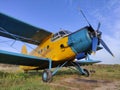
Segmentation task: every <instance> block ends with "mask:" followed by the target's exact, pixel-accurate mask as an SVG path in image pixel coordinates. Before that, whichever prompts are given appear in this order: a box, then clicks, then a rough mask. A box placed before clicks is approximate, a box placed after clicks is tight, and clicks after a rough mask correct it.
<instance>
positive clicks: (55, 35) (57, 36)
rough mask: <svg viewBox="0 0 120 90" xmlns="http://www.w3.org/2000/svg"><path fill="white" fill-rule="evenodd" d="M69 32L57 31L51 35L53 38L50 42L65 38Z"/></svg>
mask: <svg viewBox="0 0 120 90" xmlns="http://www.w3.org/2000/svg"><path fill="white" fill-rule="evenodd" d="M70 33H71V32H70V31H67V30H63V31H59V32H58V33H55V34H54V35H53V37H52V38H51V40H52V41H55V40H57V39H59V38H61V37H64V36H66V35H68V34H70Z"/></svg>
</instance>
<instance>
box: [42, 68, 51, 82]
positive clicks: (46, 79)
mask: <svg viewBox="0 0 120 90" xmlns="http://www.w3.org/2000/svg"><path fill="white" fill-rule="evenodd" d="M42 80H43V82H51V81H52V72H51V71H50V70H48V69H45V70H44V71H43V73H42Z"/></svg>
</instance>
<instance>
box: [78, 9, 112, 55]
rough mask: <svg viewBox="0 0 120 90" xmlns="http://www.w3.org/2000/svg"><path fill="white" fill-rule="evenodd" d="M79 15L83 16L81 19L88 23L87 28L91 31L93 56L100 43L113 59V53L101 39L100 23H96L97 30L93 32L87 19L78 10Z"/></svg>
mask: <svg viewBox="0 0 120 90" xmlns="http://www.w3.org/2000/svg"><path fill="white" fill-rule="evenodd" d="M80 12H81V14H82V15H83V17H84V18H85V20H86V22H87V23H88V25H89V27H90V28H91V29H92V31H93V32H91V33H92V53H93V54H95V53H96V51H97V47H98V45H99V44H100V43H101V44H102V46H103V47H104V48H105V49H106V51H108V52H109V53H110V54H111V55H112V56H113V57H114V55H113V53H112V52H111V51H110V49H109V48H108V46H107V45H106V44H105V42H104V41H103V40H102V39H101V35H102V32H101V31H100V30H99V29H100V26H101V23H100V22H99V23H98V27H97V30H94V29H93V27H92V25H91V24H90V23H89V21H88V19H87V18H86V16H85V14H84V13H83V11H82V10H81V9H80Z"/></svg>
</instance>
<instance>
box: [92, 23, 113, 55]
mask: <svg viewBox="0 0 120 90" xmlns="http://www.w3.org/2000/svg"><path fill="white" fill-rule="evenodd" d="M100 25H101V24H100V23H99V24H98V27H97V30H96V31H95V30H94V35H93V38H92V53H93V54H94V53H95V52H96V50H97V46H98V44H99V43H101V45H102V46H103V47H104V48H105V49H106V51H108V52H109V53H110V54H111V55H112V56H113V57H114V55H113V53H112V52H111V51H110V49H109V48H108V46H107V45H106V44H105V42H104V41H103V40H102V39H101V35H102V32H101V31H99V29H100Z"/></svg>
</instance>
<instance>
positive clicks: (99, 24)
mask: <svg viewBox="0 0 120 90" xmlns="http://www.w3.org/2000/svg"><path fill="white" fill-rule="evenodd" d="M100 26H101V23H100V22H99V23H98V27H97V32H99V29H100Z"/></svg>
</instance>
